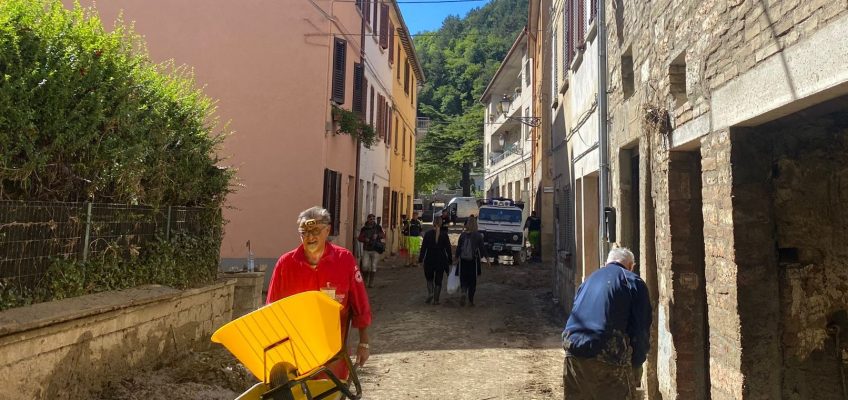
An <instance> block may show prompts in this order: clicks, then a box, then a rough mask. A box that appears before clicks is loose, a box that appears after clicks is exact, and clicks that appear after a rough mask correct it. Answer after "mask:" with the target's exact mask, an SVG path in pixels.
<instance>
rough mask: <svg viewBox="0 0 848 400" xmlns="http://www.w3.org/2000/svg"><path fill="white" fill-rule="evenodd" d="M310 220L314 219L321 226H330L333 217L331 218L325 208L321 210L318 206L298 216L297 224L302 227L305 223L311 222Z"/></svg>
mask: <svg viewBox="0 0 848 400" xmlns="http://www.w3.org/2000/svg"><path fill="white" fill-rule="evenodd" d="M310 219H314V220H315V221H316V222H318V223H319V224H327V225H329V224H330V221H332V217H331V216H330V212H329V211H327V210H326V209H325V208H321V207H318V206H315V207H312V208H310V209H308V210H304V211H303V212H301V213H300V215H298V216H297V224H298V225H300V224H302V223H303V222H304V221H309V220H310Z"/></svg>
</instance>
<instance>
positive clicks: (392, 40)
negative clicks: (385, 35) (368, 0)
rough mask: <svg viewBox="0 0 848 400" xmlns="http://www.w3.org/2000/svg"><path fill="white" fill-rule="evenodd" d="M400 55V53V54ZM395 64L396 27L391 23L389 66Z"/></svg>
mask: <svg viewBox="0 0 848 400" xmlns="http://www.w3.org/2000/svg"><path fill="white" fill-rule="evenodd" d="M398 55H400V53H398ZM394 62H395V25H394V24H393V23H391V21H389V64H393V63H394Z"/></svg>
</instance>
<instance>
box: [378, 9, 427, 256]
mask: <svg viewBox="0 0 848 400" xmlns="http://www.w3.org/2000/svg"><path fill="white" fill-rule="evenodd" d="M391 4H392V7H391V10H390V14H389V15H390V17H391V21H392V24H393V27H394V28H395V29H394V30H393V32H392V33H393V35H394V39H393V40H392V41H391V42H392V43H391V44H392V45H393V50H392V52H391V54H392V55H393V56H394V62H393V63H392V116H393V121H392V123H391V132H390V134H391V135H392V140H391V142H390V143H388V146H389V149H390V152H389V158H390V174H389V186H390V190H389V196H390V198H389V203H388V204H389V221H388V222H389V225H388V230H387V232H386V233H387V235H388V239H389V240H388V242H389V243H390V244H391V246H390V247H389V249H390V250H391V252H392V253H394V252H396V251H397V250H398V248H399V247H400V242H401V237H402V236H401V232H400V221H401V215H404V214H405V215H407V216H408V215H410V214H411V213H412V199H413V197H414V196H415V128H416V117H417V110H418V85H419V84H420V83H423V79H424V74H423V72H422V71H421V67H420V66H419V64H418V58H417V56H416V54H415V49H414V47H413V46H412V39H411V37H410V36H409V31H408V30H407V28H406V23H405V22H404V21H403V16H402V15H401V13H400V8H398V6H397V3H396V2H395V1H392V2H391Z"/></svg>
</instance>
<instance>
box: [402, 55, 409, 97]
mask: <svg viewBox="0 0 848 400" xmlns="http://www.w3.org/2000/svg"><path fill="white" fill-rule="evenodd" d="M403 91H404V92H406V94H409V59H408V58H407V59H406V60H405V61H404V62H403Z"/></svg>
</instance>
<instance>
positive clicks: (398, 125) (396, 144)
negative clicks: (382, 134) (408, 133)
mask: <svg viewBox="0 0 848 400" xmlns="http://www.w3.org/2000/svg"><path fill="white" fill-rule="evenodd" d="M399 127H400V124H399V123H398V119H397V117H395V154H397V152H398V130H399V129H398V128H399ZM390 134H391V133H390Z"/></svg>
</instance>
